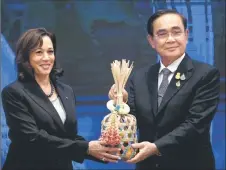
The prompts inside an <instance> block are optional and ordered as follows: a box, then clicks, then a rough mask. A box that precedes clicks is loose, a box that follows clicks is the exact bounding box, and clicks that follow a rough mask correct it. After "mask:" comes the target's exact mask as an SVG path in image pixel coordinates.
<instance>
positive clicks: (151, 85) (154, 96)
mask: <svg viewBox="0 0 226 170" xmlns="http://www.w3.org/2000/svg"><path fill="white" fill-rule="evenodd" d="M159 68H160V63H157V64H155V65H153V66H151V67H150V69H149V71H148V74H147V83H148V89H149V92H150V96H151V97H150V98H151V106H152V114H153V113H156V112H157V108H158V102H157V101H158V73H159Z"/></svg>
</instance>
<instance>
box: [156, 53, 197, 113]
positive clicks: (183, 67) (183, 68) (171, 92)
mask: <svg viewBox="0 0 226 170" xmlns="http://www.w3.org/2000/svg"><path fill="white" fill-rule="evenodd" d="M192 69H193V65H192V61H191V59H190V58H189V57H188V56H187V55H185V57H184V59H183V60H182V62H181V63H180V65H179V66H178V68H177V70H176V71H175V73H174V75H173V77H172V79H171V81H170V84H169V86H168V88H167V90H166V92H165V95H164V96H163V99H162V102H161V104H160V106H159V108H158V112H157V114H158V113H159V112H161V110H162V109H163V108H164V106H166V104H167V103H168V102H169V100H170V99H171V98H172V97H173V96H175V94H176V93H177V92H178V91H179V90H180V89H181V88H182V87H183V85H184V84H185V83H186V82H187V81H188V80H189V78H190V77H191V76H192ZM177 73H180V75H183V74H184V75H185V80H177V79H176V77H175V76H176V74H177ZM178 81H179V82H180V85H179V86H177V85H176V83H177V82H178Z"/></svg>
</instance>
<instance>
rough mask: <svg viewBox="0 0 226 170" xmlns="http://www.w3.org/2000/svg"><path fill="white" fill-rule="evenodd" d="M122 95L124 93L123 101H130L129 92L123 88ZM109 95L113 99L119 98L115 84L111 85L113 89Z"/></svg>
mask: <svg viewBox="0 0 226 170" xmlns="http://www.w3.org/2000/svg"><path fill="white" fill-rule="evenodd" d="M122 95H123V102H125V103H126V102H127V101H128V93H127V91H126V90H125V89H123V91H122ZM108 97H109V98H110V99H111V100H114V101H115V102H116V99H117V92H116V87H115V84H113V85H112V86H111V89H110V90H109V93H108Z"/></svg>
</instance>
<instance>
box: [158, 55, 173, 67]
mask: <svg viewBox="0 0 226 170" xmlns="http://www.w3.org/2000/svg"><path fill="white" fill-rule="evenodd" d="M174 61H175V60H170V59H168V58H163V57H162V58H161V62H162V64H163V65H164V66H165V67H168V66H169V65H170V64H171V63H172V62H174Z"/></svg>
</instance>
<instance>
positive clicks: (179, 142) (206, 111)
mask: <svg viewBox="0 0 226 170" xmlns="http://www.w3.org/2000/svg"><path fill="white" fill-rule="evenodd" d="M219 91H220V74H219V71H218V70H216V69H212V70H211V71H210V72H208V73H207V75H206V76H204V77H203V78H202V80H201V82H200V85H199V87H198V88H197V90H196V93H195V96H194V99H193V102H192V103H191V106H190V109H189V110H188V112H189V115H188V116H187V118H186V120H185V121H184V122H183V123H181V124H180V125H179V126H178V127H177V128H176V129H174V130H173V131H172V132H170V133H168V134H166V135H165V136H163V137H162V138H160V139H158V140H156V141H155V142H154V143H155V144H156V146H157V148H158V149H159V151H160V153H161V154H165V153H167V151H170V150H173V149H175V148H176V147H179V146H183V144H186V143H189V142H193V141H194V140H196V139H197V138H196V137H198V136H199V135H200V134H202V133H204V132H207V131H208V130H209V127H210V124H211V121H212V119H213V116H214V114H215V112H216V109H217V105H218V101H219Z"/></svg>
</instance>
